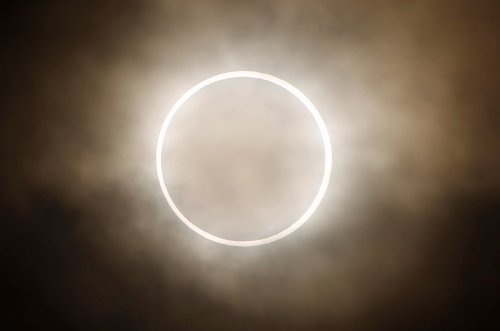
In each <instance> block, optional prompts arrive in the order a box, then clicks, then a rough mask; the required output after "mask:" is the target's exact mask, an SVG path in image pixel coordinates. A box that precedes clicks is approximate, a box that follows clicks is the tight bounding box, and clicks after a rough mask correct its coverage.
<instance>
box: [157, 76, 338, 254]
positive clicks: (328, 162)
mask: <svg viewBox="0 0 500 331" xmlns="http://www.w3.org/2000/svg"><path fill="white" fill-rule="evenodd" d="M231 78H255V79H261V80H265V81H268V82H270V83H273V84H275V85H278V86H281V87H282V88H284V89H285V90H287V91H288V92H290V93H292V94H293V95H294V96H295V97H297V98H298V99H299V100H300V101H301V102H302V103H303V104H304V106H306V108H307V109H308V110H309V112H311V114H312V116H313V117H314V119H315V121H316V124H317V125H318V127H319V130H320V132H321V137H322V139H323V145H324V149H325V171H324V174H323V180H322V182H321V185H320V188H319V191H318V194H317V195H316V197H315V198H314V201H313V202H312V204H311V206H309V208H308V209H307V210H306V212H305V213H304V214H303V215H302V216H301V217H300V218H299V219H298V220H297V221H296V222H295V223H293V224H292V225H291V226H289V227H288V228H286V229H285V230H283V231H281V232H279V233H277V234H275V235H272V236H270V237H267V238H263V239H256V240H229V239H224V238H220V237H217V236H214V235H212V234H210V233H208V232H206V231H203V230H202V229H200V228H199V227H197V226H196V225H194V224H193V223H191V222H190V221H189V220H188V219H187V218H186V217H185V216H184V215H183V214H182V213H181V211H180V210H179V209H178V208H177V206H176V205H175V203H174V201H173V200H172V198H171V197H170V194H169V193H168V190H167V187H166V185H165V180H164V179H163V172H162V167H161V152H162V147H163V140H164V138H165V133H166V132H167V128H168V126H169V124H170V122H171V121H172V118H173V117H174V115H175V113H176V112H177V111H178V110H179V108H180V107H181V106H182V105H183V104H184V102H186V101H187V100H188V99H189V98H190V97H191V96H193V94H195V93H196V92H198V91H199V90H201V89H202V88H204V87H206V86H208V85H210V84H213V83H216V82H219V81H222V80H226V79H231ZM331 169H332V150H331V145H330V136H329V135H328V130H327V129H326V125H325V122H323V119H322V118H321V116H320V114H319V112H318V110H317V109H316V107H314V105H313V104H312V102H311V101H310V100H309V99H308V98H307V97H306V96H305V95H304V93H302V92H300V91H299V90H298V89H297V88H296V87H295V86H293V85H291V84H290V83H287V82H285V81H284V80H282V79H279V78H277V77H274V76H271V75H268V74H264V73H260V72H255V71H233V72H227V73H224V74H220V75H216V76H213V77H211V78H208V79H206V80H204V81H202V82H201V83H198V84H197V85H195V86H193V87H192V88H191V89H190V90H188V91H187V92H186V93H184V95H183V96H182V97H181V98H180V99H179V100H178V101H177V102H176V103H175V104H174V106H173V107H172V110H171V111H170V112H169V113H168V115H167V118H166V119H165V122H163V126H162V127H161V131H160V136H159V137H158V144H157V148H156V170H157V172H158V180H159V181H160V186H161V190H162V191H163V195H164V196H165V198H166V199H167V202H168V204H169V205H170V207H171V208H172V210H173V211H174V212H175V214H176V215H177V216H178V217H179V218H180V219H181V220H182V221H183V222H184V223H185V224H186V225H187V226H188V227H189V228H191V230H193V231H195V232H196V233H198V234H199V235H201V236H203V237H205V238H207V239H210V240H212V241H215V242H217V243H219V244H223V245H229V246H240V247H249V246H259V245H264V244H268V243H271V242H273V241H276V240H279V239H281V238H284V237H286V236H288V235H289V234H290V233H292V232H294V231H295V230H297V229H298V228H299V227H300V226H301V225H302V224H304V223H305V222H306V221H307V220H308V219H309V217H311V215H312V214H313V213H314V211H315V210H316V208H318V205H319V204H320V202H321V200H322V199H323V196H324V195H325V192H326V189H327V187H328V183H329V181H330V172H331Z"/></svg>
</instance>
